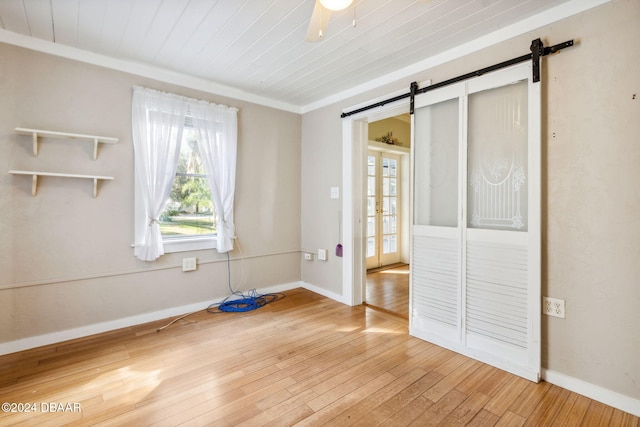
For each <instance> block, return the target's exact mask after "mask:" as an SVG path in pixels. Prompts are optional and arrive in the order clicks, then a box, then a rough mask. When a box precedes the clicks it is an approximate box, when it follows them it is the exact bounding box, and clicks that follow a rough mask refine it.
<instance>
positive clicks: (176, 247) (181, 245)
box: [162, 234, 217, 254]
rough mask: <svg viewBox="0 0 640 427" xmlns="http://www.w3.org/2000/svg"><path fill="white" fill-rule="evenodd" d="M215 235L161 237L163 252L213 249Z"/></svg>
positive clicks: (214, 246)
mask: <svg viewBox="0 0 640 427" xmlns="http://www.w3.org/2000/svg"><path fill="white" fill-rule="evenodd" d="M216 240H217V236H216V235H215V234H209V235H207V236H202V237H179V238H173V239H163V241H162V243H163V245H164V252H165V253H167V254H168V253H172V252H186V251H198V250H202V249H215V248H216Z"/></svg>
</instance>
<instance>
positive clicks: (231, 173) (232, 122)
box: [132, 87, 238, 261]
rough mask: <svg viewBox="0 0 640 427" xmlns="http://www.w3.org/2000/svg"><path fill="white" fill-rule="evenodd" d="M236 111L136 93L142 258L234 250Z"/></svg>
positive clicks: (137, 236) (138, 237)
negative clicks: (209, 250)
mask: <svg viewBox="0 0 640 427" xmlns="http://www.w3.org/2000/svg"><path fill="white" fill-rule="evenodd" d="M237 111H238V110H237V109H235V108H230V107H226V106H222V105H216V104H210V103H208V102H205V101H199V100H195V99H191V98H185V97H181V96H178V95H173V94H167V93H162V92H158V91H154V90H151V89H145V88H140V87H135V88H134V94H133V101H132V134H133V146H134V154H135V156H134V160H135V245H134V247H135V250H134V252H135V255H136V257H137V258H139V259H141V260H144V261H153V260H155V259H157V258H158V257H160V256H162V255H163V254H164V253H166V252H177V251H188V250H197V249H211V248H215V249H217V250H218V252H228V251H230V250H232V249H233V239H234V235H235V229H234V223H233V203H234V196H235V171H236V151H237Z"/></svg>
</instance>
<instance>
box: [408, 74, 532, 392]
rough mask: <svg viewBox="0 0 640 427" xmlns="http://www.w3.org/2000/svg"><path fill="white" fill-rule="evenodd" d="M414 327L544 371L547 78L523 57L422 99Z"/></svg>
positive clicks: (417, 131) (504, 363) (447, 342)
mask: <svg viewBox="0 0 640 427" xmlns="http://www.w3.org/2000/svg"><path fill="white" fill-rule="evenodd" d="M415 106H416V108H415V114H414V115H413V116H412V135H413V143H412V147H413V152H412V154H413V156H412V161H413V168H412V169H413V171H414V174H413V218H412V232H411V239H412V242H411V250H412V254H411V297H410V299H411V301H410V332H411V334H412V335H415V336H418V337H420V338H423V339H425V340H428V341H431V342H434V343H436V344H438V345H442V346H444V347H447V348H450V349H453V350H455V351H458V352H460V353H463V354H466V355H468V356H471V357H474V358H476V359H479V360H482V361H484V362H486V363H489V364H492V365H494V366H497V367H499V368H501V369H504V370H507V371H509V372H512V373H515V374H517V375H520V376H523V377H525V378H528V379H530V380H532V381H538V380H539V374H540V84H539V83H536V84H534V83H533V82H532V81H531V66H530V64H523V65H519V66H515V67H512V68H508V69H504V70H500V71H496V72H494V73H491V74H488V75H485V76H482V77H478V78H475V79H472V80H469V81H467V82H462V83H458V84H456V85H452V86H448V87H444V88H441V89H439V90H434V91H433V92H428V93H426V94H423V95H419V96H417V97H416V99H415Z"/></svg>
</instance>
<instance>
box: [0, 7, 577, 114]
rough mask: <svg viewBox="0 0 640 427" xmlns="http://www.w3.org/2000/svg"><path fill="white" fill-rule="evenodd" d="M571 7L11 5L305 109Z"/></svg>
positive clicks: (90, 47) (48, 34)
mask: <svg viewBox="0 0 640 427" xmlns="http://www.w3.org/2000/svg"><path fill="white" fill-rule="evenodd" d="M567 1H568V0H430V1H417V0H356V2H355V4H356V7H355V16H356V22H357V25H356V27H355V28H354V27H353V26H352V20H353V17H354V9H353V7H350V8H348V9H346V10H344V11H340V12H334V13H333V14H332V16H331V20H330V22H329V26H328V28H327V32H326V35H325V36H324V38H323V40H322V41H321V42H317V43H311V42H307V41H305V35H306V31H307V27H308V25H309V19H310V17H311V13H312V11H313V7H314V0H1V1H0V27H1V28H2V29H4V30H7V31H10V32H15V33H19V34H22V35H25V36H28V37H35V38H38V39H42V40H46V41H49V42H52V43H57V44H61V45H66V46H71V47H75V48H78V49H82V50H86V51H89V52H93V53H97V54H101V55H105V56H108V57H113V58H118V59H124V60H128V61H133V62H138V63H145V64H150V65H153V66H155V67H160V68H163V69H169V70H173V71H176V72H179V73H182V74H185V75H188V76H195V77H198V78H202V79H206V80H208V81H212V82H216V83H219V84H223V85H226V86H229V87H232V88H237V89H241V90H244V91H247V92H253V93H255V94H256V95H259V96H262V97H265V98H268V99H273V100H276V101H279V102H285V103H289V104H291V105H298V106H301V107H302V106H305V105H310V104H313V103H316V102H319V101H320V100H323V99H325V98H327V97H329V96H331V95H334V94H337V93H340V92H342V91H345V90H348V89H349V88H351V87H353V86H356V85H359V84H363V83H365V82H368V81H371V80H374V79H376V78H380V77H381V76H384V75H387V74H389V73H392V72H394V71H395V70H398V69H400V68H403V67H406V66H410V65H411V64H414V63H416V62H418V61H421V60H424V59H426V58H429V57H431V56H433V55H437V54H438V53H441V52H444V51H446V50H449V49H451V48H454V47H456V46H458V45H461V44H463V43H466V42H469V41H472V40H474V39H476V38H478V37H481V36H483V35H486V34H488V33H491V32H493V31H496V30H498V29H500V28H503V27H505V26H507V25H510V24H513V23H516V22H518V21H521V20H523V19H526V18H528V17H531V16H534V15H536V14H538V13H541V12H543V11H544V10H547V9H549V8H552V7H554V6H558V5H560V4H562V3H566V2H567Z"/></svg>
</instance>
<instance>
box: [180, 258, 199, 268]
mask: <svg viewBox="0 0 640 427" xmlns="http://www.w3.org/2000/svg"><path fill="white" fill-rule="evenodd" d="M197 265H198V258H183V259H182V271H193V270H195V269H196V268H197Z"/></svg>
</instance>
